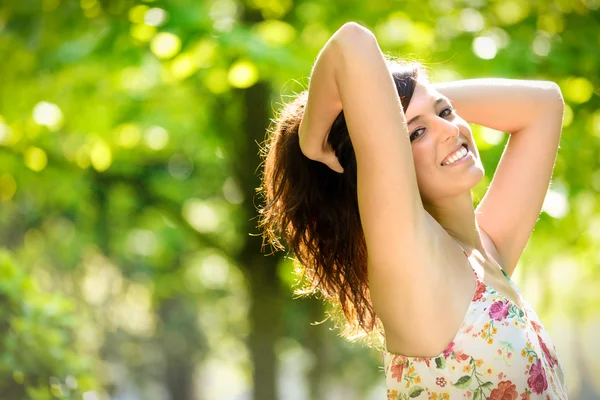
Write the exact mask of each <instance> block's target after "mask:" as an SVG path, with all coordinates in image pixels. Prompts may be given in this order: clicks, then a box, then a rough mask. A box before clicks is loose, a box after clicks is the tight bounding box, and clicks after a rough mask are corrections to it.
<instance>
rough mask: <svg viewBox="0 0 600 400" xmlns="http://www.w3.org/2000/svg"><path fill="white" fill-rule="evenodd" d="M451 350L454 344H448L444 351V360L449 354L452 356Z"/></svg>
mask: <svg viewBox="0 0 600 400" xmlns="http://www.w3.org/2000/svg"><path fill="white" fill-rule="evenodd" d="M452 349H454V342H450V344H449V345H448V347H446V349H445V350H444V358H448V357H450V354H452Z"/></svg>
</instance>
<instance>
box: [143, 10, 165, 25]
mask: <svg viewBox="0 0 600 400" xmlns="http://www.w3.org/2000/svg"><path fill="white" fill-rule="evenodd" d="M167 15H168V14H167V12H166V11H165V10H163V9H162V8H156V7H154V8H151V9H149V10H148V11H146V14H144V22H145V23H146V24H147V25H150V26H161V25H163V24H164V23H165V22H166V20H167Z"/></svg>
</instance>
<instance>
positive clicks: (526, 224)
mask: <svg viewBox="0 0 600 400" xmlns="http://www.w3.org/2000/svg"><path fill="white" fill-rule="evenodd" d="M434 86H435V88H436V89H437V90H438V91H439V92H440V93H441V94H443V95H445V96H447V97H448V98H449V99H450V101H451V102H452V105H453V107H454V108H455V109H456V112H457V114H458V115H459V116H460V117H462V118H464V119H465V120H466V121H467V122H470V123H475V124H479V125H483V126H486V127H488V128H492V129H496V130H499V131H503V132H507V133H509V134H510V137H509V140H508V144H507V145H506V148H505V149H504V152H503V154H502V157H501V159H500V162H499V163H498V167H497V169H496V172H495V174H494V177H493V179H492V183H491V184H490V186H489V188H488V190H487V192H486V194H485V196H484V197H483V199H482V200H481V202H480V203H479V205H478V206H477V209H476V218H477V223H478V225H479V227H480V228H481V229H483V230H484V231H485V232H486V233H487V234H488V235H489V237H490V238H491V239H492V241H493V242H494V244H495V246H496V249H497V250H498V254H499V255H500V258H501V264H502V266H503V268H504V270H505V271H506V273H507V274H508V275H512V273H513V271H514V269H515V267H516V264H517V262H518V260H519V258H520V257H521V253H522V252H523V249H524V248H525V245H526V244H527V241H528V240H529V237H530V236H531V232H532V231H533V228H534V226H535V223H536V222H537V219H538V217H539V213H540V211H541V208H542V204H543V202H544V198H545V196H546V193H547V191H548V186H549V184H550V179H551V178H552V171H553V169H554V162H555V161H556V154H557V150H558V145H559V142H560V135H561V128H562V118H563V109H564V102H563V99H562V95H561V92H560V89H559V87H558V85H556V84H555V83H553V82H548V81H527V80H512V79H472V80H465V81H456V82H451V83H444V84H436V85H434Z"/></svg>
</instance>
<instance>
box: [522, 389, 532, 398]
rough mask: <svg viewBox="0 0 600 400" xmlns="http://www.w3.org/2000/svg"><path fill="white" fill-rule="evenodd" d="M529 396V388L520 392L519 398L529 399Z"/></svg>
mask: <svg viewBox="0 0 600 400" xmlns="http://www.w3.org/2000/svg"><path fill="white" fill-rule="evenodd" d="M530 398H531V392H530V391H529V389H525V391H524V392H523V393H521V400H529V399H530Z"/></svg>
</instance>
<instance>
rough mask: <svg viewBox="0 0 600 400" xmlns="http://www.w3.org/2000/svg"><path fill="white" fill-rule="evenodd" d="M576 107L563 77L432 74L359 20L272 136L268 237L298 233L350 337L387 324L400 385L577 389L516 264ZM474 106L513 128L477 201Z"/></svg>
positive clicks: (443, 394) (392, 374)
mask: <svg viewBox="0 0 600 400" xmlns="http://www.w3.org/2000/svg"><path fill="white" fill-rule="evenodd" d="M562 107H563V103H562V97H561V94H560V91H559V90H558V88H557V86H556V85H555V84H553V83H551V82H533V81H521V80H502V79H483V80H472V81H460V82H454V83H452V84H446V85H433V84H431V83H430V82H429V81H428V80H427V77H426V75H425V74H424V73H423V69H422V68H421V67H420V66H419V65H418V64H406V63H402V62H398V61H392V60H391V59H390V58H389V57H386V56H385V55H384V54H383V53H382V52H381V50H380V48H379V46H378V43H377V40H376V38H375V36H374V35H373V34H372V33H371V32H370V31H368V30H367V29H366V28H364V27H362V26H360V25H358V24H355V23H347V24H345V25H344V26H342V27H341V28H340V29H339V30H338V31H337V32H336V33H335V34H334V35H333V36H332V37H331V39H330V40H329V41H328V42H327V43H326V45H325V46H324V48H323V49H322V50H321V52H320V54H319V56H318V58H317V61H316V63H315V65H314V67H313V70H312V73H311V79H310V84H309V89H308V92H303V93H301V94H300V95H298V97H297V98H296V99H295V100H294V101H293V102H291V103H289V104H288V105H286V106H285V107H284V108H283V109H282V110H281V112H280V114H279V116H278V118H277V119H276V124H275V127H274V129H272V130H271V131H270V137H269V139H268V140H267V142H266V144H265V146H264V148H263V150H264V152H263V155H264V158H265V163H264V174H263V176H262V186H261V189H262V193H263V194H264V196H265V204H264V205H263V207H262V208H261V209H260V213H261V226H262V228H263V229H264V236H265V239H266V240H268V241H269V243H272V244H274V245H275V246H277V247H278V248H283V245H281V244H280V241H279V236H280V235H281V236H282V237H283V239H284V241H285V242H286V243H287V244H288V245H289V247H290V248H291V250H292V251H293V252H294V255H295V256H296V259H297V265H298V270H297V272H298V273H299V274H301V275H302V278H308V279H306V280H304V282H307V286H306V287H304V288H302V289H301V290H299V292H300V293H312V292H321V293H322V294H323V295H324V297H325V298H326V299H327V300H329V301H331V302H332V303H333V304H335V305H337V306H338V307H339V308H340V309H341V311H342V312H343V315H344V317H345V329H344V332H343V333H344V335H345V337H346V338H348V339H350V340H355V339H357V338H358V337H361V336H363V337H364V336H365V335H370V337H371V338H379V339H381V341H380V345H381V346H382V347H381V350H382V353H383V360H384V366H385V380H386V384H387V387H388V398H389V399H407V398H409V397H410V398H417V399H419V398H423V399H425V398H427V399H431V398H458V397H461V398H462V397H468V398H471V397H472V398H474V399H483V398H491V399H500V398H510V399H516V398H517V397H518V396H521V398H536V399H537V398H539V399H547V398H550V399H566V398H567V389H566V382H565V379H564V374H563V369H562V364H561V362H560V359H559V357H558V355H557V354H556V349H555V347H554V345H553V343H552V339H551V337H550V335H549V334H548V332H547V331H546V330H545V328H544V326H543V324H542V323H541V321H540V320H539V318H538V316H537V314H536V313H535V311H534V310H533V308H532V307H531V305H530V304H529V303H528V302H527V301H526V300H525V299H524V298H523V297H522V296H521V293H520V291H519V289H518V287H517V286H516V285H515V283H514V282H513V281H512V280H511V279H510V275H511V274H512V271H513V270H514V267H515V265H516V263H517V261H518V259H519V257H520V254H521V252H522V251H523V248H524V246H525V244H526V242H527V239H528V238H529V235H530V234H531V231H532V230H533V226H534V225H535V221H536V220H537V216H538V215H539V212H540V209H541V205H542V200H543V196H544V194H545V192H546V190H547V188H548V184H549V180H550V177H551V175H552V168H553V165H554V161H555V158H556V152H557V148H558V143H559V139H560V132H561V118H562ZM506 115H510V116H511V119H510V120H508V119H507V118H506ZM461 116H462V117H464V119H463V118H462V117H461ZM470 122H474V123H479V124H481V125H484V126H487V127H489V128H492V129H496V130H500V131H505V132H508V133H510V135H511V138H510V141H509V144H508V146H507V148H506V150H505V152H504V155H503V157H502V160H501V162H500V164H499V167H498V169H497V171H496V174H495V176H494V180H493V181H492V184H491V185H490V188H489V190H488V192H487V194H486V196H485V197H484V199H483V200H482V202H481V203H480V205H479V207H478V208H477V210H474V209H473V199H472V196H471V188H473V187H474V186H475V185H476V184H478V183H479V182H480V181H481V179H482V178H483V176H484V169H483V166H482V163H481V159H480V155H479V152H478V150H477V146H476V143H475V141H474V138H473V135H472V132H471V129H470V126H469V123H470ZM533 155H535V157H533ZM517 193H519V196H516V194H517ZM517 198H518V200H517Z"/></svg>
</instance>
